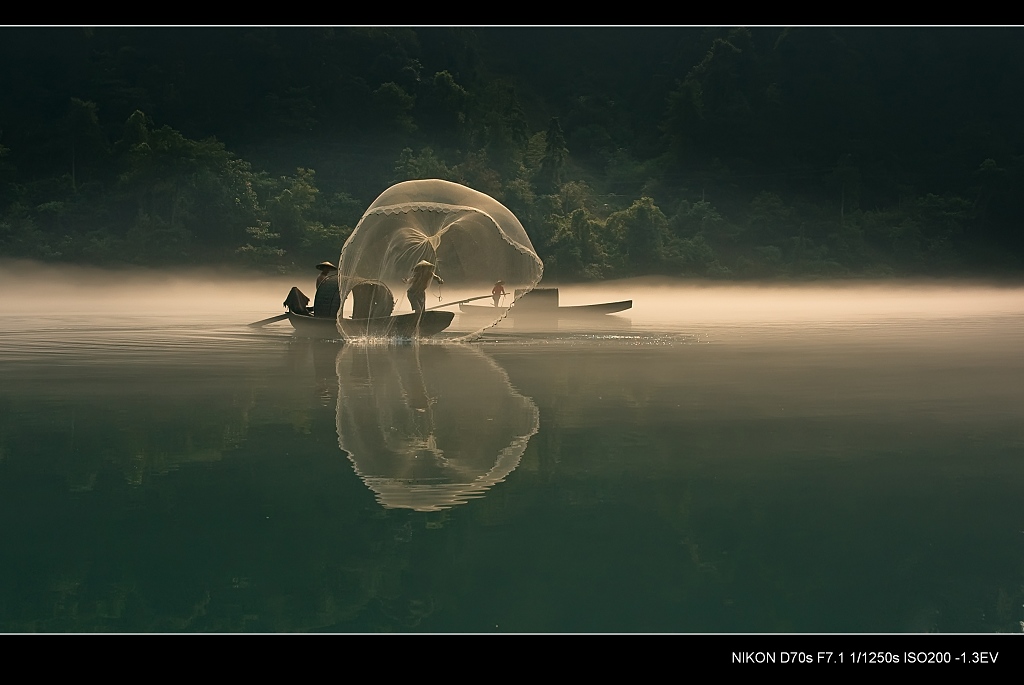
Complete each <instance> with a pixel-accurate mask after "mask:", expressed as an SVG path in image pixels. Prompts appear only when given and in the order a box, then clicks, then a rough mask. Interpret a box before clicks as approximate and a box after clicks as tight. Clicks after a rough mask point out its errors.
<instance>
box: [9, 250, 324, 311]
mask: <svg viewBox="0 0 1024 685" xmlns="http://www.w3.org/2000/svg"><path fill="white" fill-rule="evenodd" d="M316 275H317V272H316V270H315V269H314V268H312V265H311V267H310V270H309V275H308V276H309V277H308V278H307V279H305V280H303V279H301V278H299V277H296V276H294V275H286V276H268V275H266V274H258V273H249V272H245V271H244V270H240V269H237V268H224V269H210V268H195V269H189V268H178V269H146V268H136V267H132V268H124V269H100V268H95V267H86V266H68V265H54V264H42V263H38V262H29V261H13V260H3V261H0V291H2V292H3V293H4V298H3V303H2V304H0V312H11V313H25V312H31V311H40V312H46V313H49V314H52V313H54V312H63V311H68V312H74V313H79V314H80V313H89V312H104V313H107V314H111V313H116V312H117V311H118V310H124V311H132V312H135V313H138V312H141V311H147V312H150V313H161V312H167V313H172V312H180V311H197V310H198V311H202V312H205V313H211V312H212V313H216V312H223V313H225V314H228V313H232V312H249V313H251V312H255V313H262V312H267V316H270V315H273V314H279V313H281V312H282V311H284V308H283V307H282V304H281V303H282V302H283V301H284V298H285V295H287V294H288V288H290V287H291V286H292V285H297V286H299V287H300V288H302V289H303V290H304V291H306V292H308V293H312V292H313V290H314V283H315V281H316Z"/></svg>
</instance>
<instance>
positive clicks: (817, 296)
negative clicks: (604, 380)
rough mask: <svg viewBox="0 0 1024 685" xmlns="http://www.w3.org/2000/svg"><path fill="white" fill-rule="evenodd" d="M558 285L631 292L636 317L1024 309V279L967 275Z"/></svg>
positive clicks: (618, 294) (568, 290)
mask: <svg viewBox="0 0 1024 685" xmlns="http://www.w3.org/2000/svg"><path fill="white" fill-rule="evenodd" d="M558 288H559V302H560V304H561V305H577V304H591V303H598V302H610V301H618V300H626V299H630V300H632V301H633V307H632V308H631V309H630V310H628V311H626V312H623V315H625V316H629V317H630V318H632V319H633V321H634V322H635V323H637V322H650V323H656V322H665V323H685V324H702V323H707V324H728V323H737V324H740V323H787V322H788V323H792V322H801V321H807V322H814V321H818V322H859V321H865V322H866V321H884V320H888V319H914V318H920V319H932V318H934V319H941V318H949V317H964V316H1005V315H1022V316H1024V285H1021V284H1018V283H1013V284H1010V283H1006V284H999V283H992V282H982V281H967V280H953V279H949V280H909V279H890V280H878V281H864V280H856V281H853V280H850V281H827V282H822V281H819V282H815V283H799V284H797V283H793V284H780V283H763V284H751V283H723V282H721V281H703V282H702V281H683V280H673V279H657V278H638V279H626V280H620V281H609V282H603V283H599V284H593V285H564V286H558Z"/></svg>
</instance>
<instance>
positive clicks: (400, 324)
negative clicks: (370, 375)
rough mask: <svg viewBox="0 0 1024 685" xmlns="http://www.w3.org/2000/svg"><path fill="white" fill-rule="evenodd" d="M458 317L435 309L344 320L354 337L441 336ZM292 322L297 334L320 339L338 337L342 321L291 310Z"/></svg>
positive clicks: (344, 327) (345, 326) (343, 329)
mask: <svg viewBox="0 0 1024 685" xmlns="http://www.w3.org/2000/svg"><path fill="white" fill-rule="evenodd" d="M454 318H455V313H454V312H442V311H432V312H423V315H422V317H420V316H418V315H416V314H399V315H398V316H382V317H373V318H367V319H347V318H343V319H341V321H340V324H341V328H342V331H344V333H345V335H346V336H348V337H350V338H359V337H363V336H369V337H373V336H380V335H387V336H394V337H397V338H423V337H429V336H431V335H437V334H438V333H440V332H441V331H443V330H444V329H446V328H448V326H450V325H451V323H452V319H454ZM288 321H290V322H291V324H292V326H293V327H294V328H295V332H296V333H300V334H302V335H308V336H311V337H317V338H332V337H337V336H338V323H339V322H337V321H336V320H335V319H334V318H332V317H316V316H307V315H305V314H297V313H295V312H288Z"/></svg>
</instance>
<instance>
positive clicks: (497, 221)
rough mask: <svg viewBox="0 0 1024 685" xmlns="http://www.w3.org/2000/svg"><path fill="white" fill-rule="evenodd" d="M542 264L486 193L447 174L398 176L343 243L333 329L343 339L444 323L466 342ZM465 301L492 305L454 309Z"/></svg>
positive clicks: (531, 283)
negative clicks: (336, 328)
mask: <svg viewBox="0 0 1024 685" xmlns="http://www.w3.org/2000/svg"><path fill="white" fill-rule="evenodd" d="M543 270H544V266H543V264H542V262H541V260H540V258H539V257H538V256H537V253H536V251H534V249H533V244H532V243H531V242H530V238H529V236H528V235H527V234H526V230H525V229H524V228H523V226H522V224H521V223H519V220H518V219H517V218H516V217H515V215H513V214H512V212H510V211H509V210H508V209H507V208H505V207H504V206H503V205H502V204H501V203H500V202H498V201H497V200H495V199H494V198H492V197H490V196H488V195H485V194H484V193H481V192H478V191H476V190H472V189H471V188H467V187H465V186H462V185H459V184H457V183H451V182H449V181H441V180H419V181H406V182H404V183H399V184H397V185H394V186H392V187H390V188H388V189H387V190H386V191H384V192H383V193H382V194H381V195H380V197H378V198H377V199H376V200H375V201H374V202H373V204H371V205H370V207H369V209H367V210H366V213H364V214H363V217H362V219H360V221H359V223H358V224H357V225H356V228H355V230H354V231H353V232H352V235H351V236H349V239H348V240H347V241H346V242H345V246H344V247H343V248H342V251H341V258H340V261H339V262H338V272H339V278H338V285H339V296H340V302H341V307H340V309H339V312H338V323H339V329H340V330H341V332H342V334H343V335H344V336H345V338H347V339H350V338H361V337H384V338H386V337H415V336H421V335H422V336H428V335H435V334H437V333H439V332H440V331H442V330H443V331H444V334H443V336H442V337H447V338H455V339H472V338H473V337H474V336H476V335H478V334H479V333H480V332H481V331H483V330H484V329H486V328H489V327H491V326H493V325H494V324H496V323H497V322H498V321H500V320H501V319H502V318H503V317H504V315H505V313H506V311H507V308H508V307H509V306H511V305H512V303H513V301H514V300H515V299H516V298H518V297H521V296H522V295H523V294H525V293H527V292H529V291H530V290H532V289H533V288H534V287H535V286H536V285H537V283H538V282H539V281H540V278H541V275H542V274H543ZM467 300H468V301H471V302H472V301H476V300H479V302H476V304H478V305H481V304H487V305H489V306H490V311H487V312H484V314H483V315H481V314H480V313H479V311H477V313H475V314H474V315H473V316H468V315H462V313H461V310H460V303H465V302H466V301H467ZM453 315H454V317H453Z"/></svg>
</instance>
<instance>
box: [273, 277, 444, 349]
mask: <svg viewBox="0 0 1024 685" xmlns="http://www.w3.org/2000/svg"><path fill="white" fill-rule="evenodd" d="M350 294H351V295H352V304H353V307H352V315H351V316H348V317H341V318H338V316H337V314H338V311H339V309H340V308H341V296H340V293H339V291H338V281H337V278H334V279H333V280H332V279H328V280H326V281H324V282H323V283H322V284H321V285H320V287H319V288H317V291H316V302H315V306H314V308H313V310H312V311H313V312H315V313H320V312H323V314H322V315H320V316H313V315H312V314H311V312H310V310H308V309H306V307H305V304H306V302H308V301H309V300H308V298H306V297H305V296H304V295H302V294H301V293H300V292H299V291H298V289H297V288H292V291H291V292H290V293H288V297H287V299H285V301H284V304H285V306H286V307H287V308H288V314H287V317H288V321H289V322H291V324H292V327H293V328H295V332H296V333H299V334H301V335H306V336H313V337H324V338H335V337H338V334H339V329H340V331H341V333H343V334H344V335H345V337H347V338H361V337H389V338H427V337H430V336H432V335H437V334H438V333H440V332H441V331H443V330H444V329H446V328H448V326H450V325H451V323H452V320H453V319H454V318H455V312H446V311H437V310H432V311H425V312H410V313H408V314H397V315H392V314H391V312H392V311H393V310H394V307H395V300H394V296H393V295H392V294H391V291H390V290H389V289H388V287H387V286H386V285H384V284H383V283H381V282H379V281H364V282H362V283H359V284H357V285H356V286H354V287H353V288H352V290H351V293H350ZM303 300H305V302H303ZM257 323H259V322H257Z"/></svg>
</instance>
